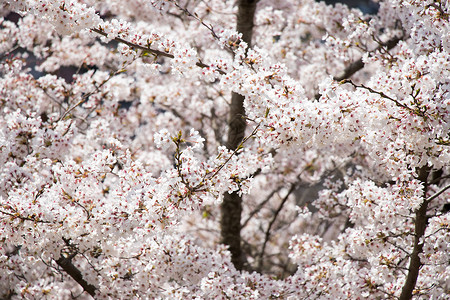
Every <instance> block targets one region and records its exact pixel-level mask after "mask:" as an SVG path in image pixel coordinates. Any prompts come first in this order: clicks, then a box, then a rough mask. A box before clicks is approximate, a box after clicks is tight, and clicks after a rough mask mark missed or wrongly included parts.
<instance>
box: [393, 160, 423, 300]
mask: <svg viewBox="0 0 450 300" xmlns="http://www.w3.org/2000/svg"><path fill="white" fill-rule="evenodd" d="M428 174H429V169H428V168H427V167H426V166H425V167H422V168H421V169H420V170H419V177H418V179H419V180H420V181H422V182H423V184H424V195H423V198H424V200H423V203H422V205H420V207H419V209H418V210H417V211H416V219H415V223H414V248H413V252H412V253H411V257H410V261H409V267H408V276H407V277H406V282H405V284H404V285H403V288H402V293H401V294H400V298H399V300H409V299H411V298H412V295H413V291H414V288H415V287H416V283H417V278H418V277H419V271H420V268H421V267H422V263H421V262H420V257H419V255H420V253H422V251H423V241H421V238H422V237H423V236H424V234H425V230H426V229H427V225H428V217H427V209H428V203H429V201H428V200H427V198H426V192H427V187H428V186H427V185H428V183H427V179H428Z"/></svg>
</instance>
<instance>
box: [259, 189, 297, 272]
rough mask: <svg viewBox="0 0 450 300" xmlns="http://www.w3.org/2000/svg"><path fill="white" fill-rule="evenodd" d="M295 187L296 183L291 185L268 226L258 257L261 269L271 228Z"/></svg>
mask: <svg viewBox="0 0 450 300" xmlns="http://www.w3.org/2000/svg"><path fill="white" fill-rule="evenodd" d="M295 187H296V185H295V184H292V185H291V187H290V188H289V191H288V193H287V195H286V196H285V197H284V198H283V200H282V201H281V203H280V205H279V206H278V209H277V210H276V212H275V214H274V215H273V217H272V220H271V221H270V223H269V226H268V227H267V230H266V236H265V238H264V243H263V246H262V249H261V253H260V254H259V258H258V269H259V270H260V271H261V268H262V260H263V257H264V252H265V251H266V245H267V242H268V241H269V238H270V230H271V229H272V226H273V224H274V223H275V221H276V219H277V218H278V215H279V214H280V212H281V210H282V209H283V206H284V204H285V203H286V201H287V200H288V198H289V196H290V195H291V194H292V192H293V191H294V190H295Z"/></svg>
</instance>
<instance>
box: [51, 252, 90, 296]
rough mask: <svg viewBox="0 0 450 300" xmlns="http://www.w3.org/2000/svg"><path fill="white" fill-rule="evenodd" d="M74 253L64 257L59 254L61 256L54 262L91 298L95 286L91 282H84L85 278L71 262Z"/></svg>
mask: <svg viewBox="0 0 450 300" xmlns="http://www.w3.org/2000/svg"><path fill="white" fill-rule="evenodd" d="M74 256H75V255H69V256H68V257H64V256H63V255H61V257H60V258H59V259H58V260H57V261H56V263H57V264H58V265H59V266H60V267H61V268H62V269H63V270H64V271H65V272H66V273H67V274H68V275H69V276H70V277H72V279H73V280H75V281H76V282H77V283H78V284H79V285H80V286H81V287H82V288H83V290H84V291H86V292H87V293H88V294H89V295H91V296H92V297H93V298H95V291H96V290H97V288H96V287H95V286H93V285H92V284H89V283H87V282H86V280H84V279H83V275H82V274H81V272H80V270H78V269H77V267H75V266H74V265H73V263H72V258H73V257H74Z"/></svg>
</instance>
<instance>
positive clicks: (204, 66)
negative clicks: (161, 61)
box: [91, 28, 226, 75]
mask: <svg viewBox="0 0 450 300" xmlns="http://www.w3.org/2000/svg"><path fill="white" fill-rule="evenodd" d="M91 31H93V32H95V33H98V34H100V35H103V36H104V37H107V36H108V34H106V33H105V32H104V31H103V30H101V29H97V28H91ZM113 40H114V41H116V42H118V43H122V44H125V45H127V46H129V47H131V48H134V49H139V50H142V51H145V52H149V53H152V54H154V55H156V56H163V57H167V58H171V59H173V58H174V56H173V55H172V54H170V53H166V52H163V51H160V50H157V49H153V48H150V47H144V46H141V45H138V44H134V43H132V42H130V41H127V40H125V39H122V38H120V37H115V38H113ZM195 64H196V65H197V66H198V67H200V68H211V66H209V65H207V64H204V63H202V62H201V61H200V60H199V61H197V62H196V63H195ZM214 70H215V71H217V72H218V73H219V74H221V75H224V74H226V72H224V71H223V70H221V69H218V68H215V69H214Z"/></svg>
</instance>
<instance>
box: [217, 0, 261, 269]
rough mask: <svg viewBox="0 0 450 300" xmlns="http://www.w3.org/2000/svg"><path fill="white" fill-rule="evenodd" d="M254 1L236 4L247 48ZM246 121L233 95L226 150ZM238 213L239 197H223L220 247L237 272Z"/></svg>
mask: <svg viewBox="0 0 450 300" xmlns="http://www.w3.org/2000/svg"><path fill="white" fill-rule="evenodd" d="M257 2H258V1H257V0H239V1H238V14H237V26H236V30H237V31H238V32H240V33H242V40H243V41H244V42H246V43H247V44H248V46H249V47H250V46H251V41H252V34H253V17H254V15H255V9H256V3H257ZM245 128H246V121H245V110H244V96H242V95H239V94H237V93H233V94H232V96H231V106H230V114H229V119H228V139H227V143H226V146H227V148H228V149H231V150H235V149H236V148H237V147H238V146H239V144H240V143H241V142H242V139H243V138H244V135H245ZM241 212H242V197H241V196H239V195H238V194H237V193H236V192H234V193H232V194H228V193H225V195H224V199H223V203H222V206H221V214H222V219H221V221H220V227H221V228H220V230H221V237H222V243H224V244H225V245H227V246H228V247H229V250H230V252H231V261H232V262H233V264H234V266H235V267H236V269H238V270H242V269H243V267H244V261H245V259H244V255H243V253H242V249H241Z"/></svg>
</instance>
